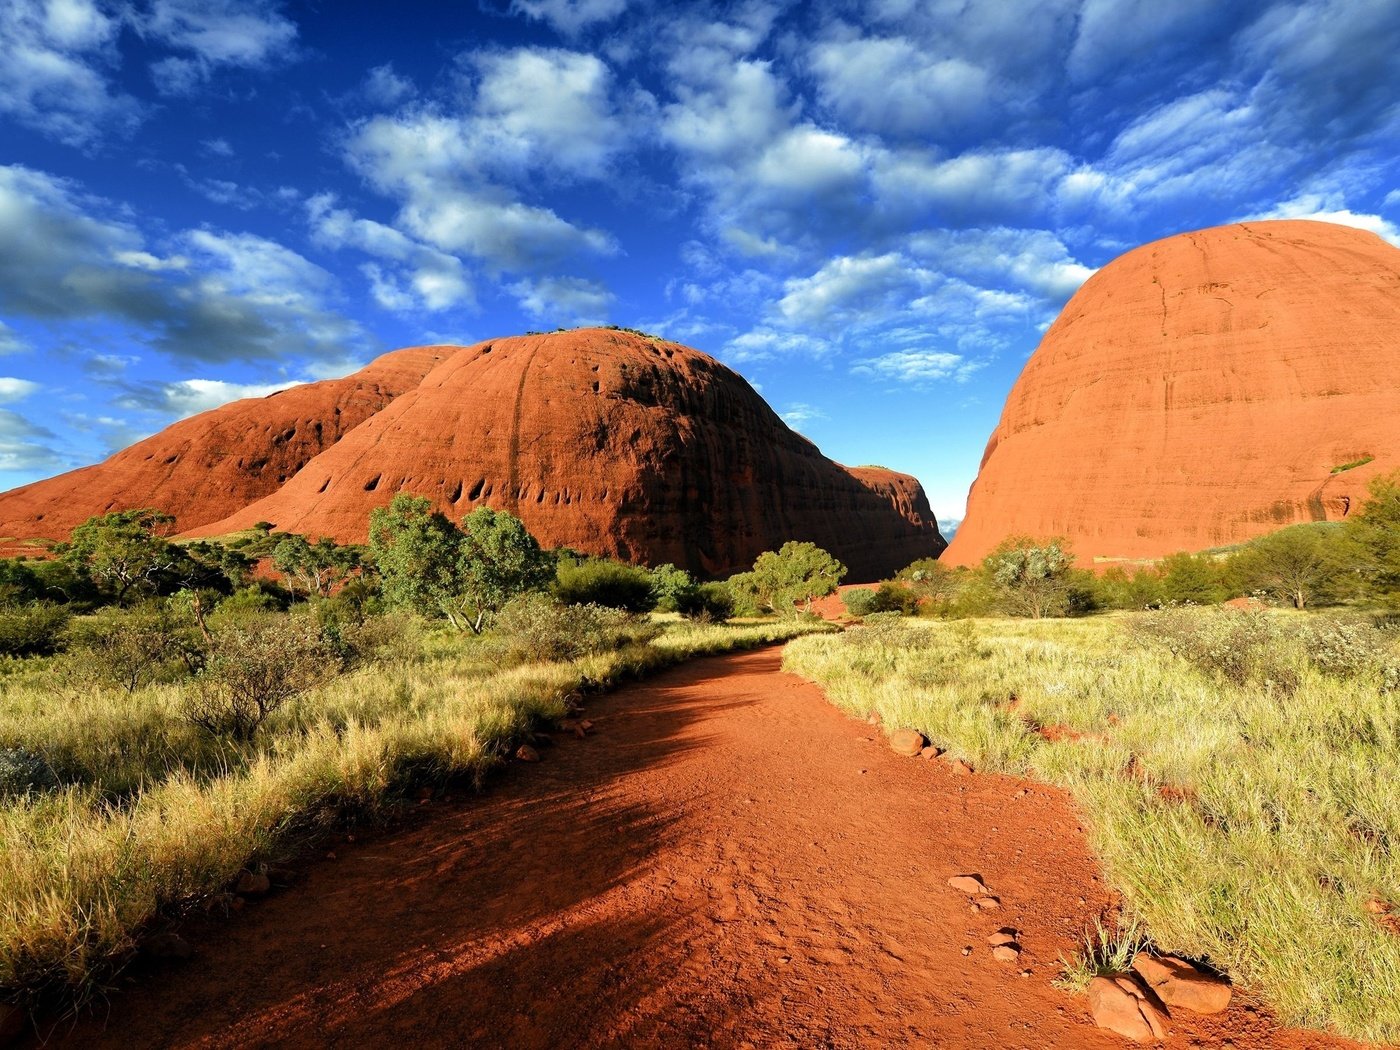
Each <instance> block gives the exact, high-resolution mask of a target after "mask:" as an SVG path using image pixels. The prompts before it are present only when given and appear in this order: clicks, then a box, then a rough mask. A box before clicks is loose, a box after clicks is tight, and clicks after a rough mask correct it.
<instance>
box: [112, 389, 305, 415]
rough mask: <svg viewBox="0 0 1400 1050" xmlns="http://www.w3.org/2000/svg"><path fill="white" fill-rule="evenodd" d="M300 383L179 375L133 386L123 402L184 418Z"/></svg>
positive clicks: (266, 394) (126, 404) (266, 395)
mask: <svg viewBox="0 0 1400 1050" xmlns="http://www.w3.org/2000/svg"><path fill="white" fill-rule="evenodd" d="M300 385H301V384H300V383H299V382H296V381H289V382H285V383H231V382H227V381H225V380H222V379H181V380H178V381H176V382H173V383H161V384H157V385H154V386H151V387H148V388H144V389H140V390H134V391H133V392H132V393H130V394H129V395H128V396H127V397H126V398H125V399H124V401H123V404H124V405H125V406H127V407H133V408H144V409H152V410H156V411H160V412H162V413H168V414H170V415H172V416H173V417H175V418H176V419H184V418H185V417H186V416H193V415H196V414H198V413H200V412H207V411H209V410H210V409H214V408H219V407H220V406H221V405H226V404H228V403H229V402H230V401H239V400H242V399H243V398H254V397H268V396H269V395H271V394H275V393H278V392H279V391H282V390H288V389H290V388H291V387H294V386H300Z"/></svg>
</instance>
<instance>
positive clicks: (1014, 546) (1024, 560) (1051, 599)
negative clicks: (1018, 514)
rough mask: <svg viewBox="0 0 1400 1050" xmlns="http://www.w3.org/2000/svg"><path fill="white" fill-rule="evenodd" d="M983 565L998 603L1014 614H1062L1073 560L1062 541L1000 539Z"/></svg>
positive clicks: (1066, 601) (1033, 615)
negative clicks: (992, 585)
mask: <svg viewBox="0 0 1400 1050" xmlns="http://www.w3.org/2000/svg"><path fill="white" fill-rule="evenodd" d="M982 564H983V567H984V568H985V570H986V572H987V574H988V575H989V576H990V577H991V579H992V582H993V584H994V585H995V586H996V589H997V592H998V597H999V599H1000V603H1001V605H1002V606H1004V607H1005V609H1006V611H1007V612H1009V613H1011V614H1012V615H1013V616H1029V617H1031V618H1032V619H1036V620H1039V619H1041V618H1042V617H1045V616H1051V615H1058V614H1063V613H1064V611H1065V609H1066V607H1067V605H1068V601H1069V584H1070V570H1071V569H1072V568H1073V567H1074V559H1073V558H1072V557H1070V555H1069V552H1068V551H1067V550H1066V549H1065V544H1064V541H1063V540H1050V541H1049V542H1046V543H1041V542H1039V541H1037V540H1033V539H1031V538H1030V537H1027V536H1015V537H1012V538H1010V539H1007V540H1004V541H1002V543H1001V545H1000V546H998V547H997V549H996V550H994V551H992V553H991V554H989V555H987V558H986V560H985V561H984V562H983V563H982Z"/></svg>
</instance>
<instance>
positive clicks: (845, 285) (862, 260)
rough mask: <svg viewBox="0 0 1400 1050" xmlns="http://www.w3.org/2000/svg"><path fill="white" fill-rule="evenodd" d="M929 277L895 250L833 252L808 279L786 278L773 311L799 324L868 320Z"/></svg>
mask: <svg viewBox="0 0 1400 1050" xmlns="http://www.w3.org/2000/svg"><path fill="white" fill-rule="evenodd" d="M933 276H934V275H932V274H930V273H928V272H927V271H924V270H921V269H920V268H918V267H917V266H915V265H913V264H911V263H910V261H909V260H908V259H906V258H904V257H903V256H901V255H899V254H898V253H894V252H890V253H887V254H885V255H874V256H870V255H867V256H838V257H837V258H835V259H832V260H831V261H830V262H828V263H827V264H826V265H825V266H823V267H822V268H821V269H820V270H818V271H817V272H816V273H814V274H812V275H811V276H810V277H797V278H793V279H792V280H789V281H788V282H787V283H786V284H785V286H784V289H785V291H784V295H783V297H782V298H781V299H779V300H778V302H777V304H776V310H777V313H778V314H779V315H781V317H782V319H783V320H784V321H785V322H786V323H788V324H797V325H804V326H817V325H823V324H826V323H828V322H830V321H832V320H833V319H836V318H843V319H847V320H849V319H853V318H866V319H869V318H872V317H877V316H880V315H882V314H883V313H885V312H887V311H889V310H890V309H891V308H895V309H897V308H898V307H899V306H900V305H902V303H903V302H906V301H908V300H909V299H912V298H914V296H915V293H917V292H918V291H919V289H921V288H922V287H925V286H926V285H927V284H928V283H929V282H930V280H931V279H932V278H933Z"/></svg>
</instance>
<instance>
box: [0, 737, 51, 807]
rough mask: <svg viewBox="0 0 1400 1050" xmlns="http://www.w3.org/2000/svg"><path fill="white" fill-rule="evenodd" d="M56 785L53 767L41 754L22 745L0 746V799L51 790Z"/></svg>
mask: <svg viewBox="0 0 1400 1050" xmlns="http://www.w3.org/2000/svg"><path fill="white" fill-rule="evenodd" d="M58 786H59V782H58V777H57V775H55V773H54V771H53V767H51V766H50V765H49V764H48V763H47V762H46V761H44V759H43V758H42V757H41V756H39V755H36V754H34V753H33V752H32V751H26V750H25V749H24V748H22V747H0V799H4V798H11V797H13V796H15V795H28V794H39V793H42V792H45V791H53V790H55V789H56V788H57V787H58Z"/></svg>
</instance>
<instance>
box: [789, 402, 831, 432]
mask: <svg viewBox="0 0 1400 1050" xmlns="http://www.w3.org/2000/svg"><path fill="white" fill-rule="evenodd" d="M782 417H783V422H784V423H786V424H787V425H788V426H790V427H792V429H793V430H801V429H802V428H803V427H805V426H807V425H808V424H809V423H818V422H821V421H822V420H824V419H830V418H831V417H830V416H828V415H827V414H826V413H825V412H823V411H822V410H821V409H820V408H817V407H816V406H815V405H808V404H805V403H802V402H797V403H795V404H791V405H788V407H787V409H786V410H784V411H783V412H782Z"/></svg>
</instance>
